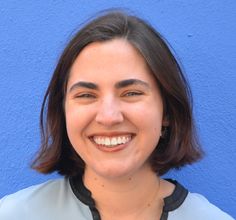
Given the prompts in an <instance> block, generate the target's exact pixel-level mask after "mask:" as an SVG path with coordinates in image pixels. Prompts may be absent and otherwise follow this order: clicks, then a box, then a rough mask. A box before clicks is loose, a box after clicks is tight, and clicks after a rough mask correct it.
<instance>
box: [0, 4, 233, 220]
mask: <svg viewBox="0 0 236 220" xmlns="http://www.w3.org/2000/svg"><path fill="white" fill-rule="evenodd" d="M110 7H125V8H129V9H131V10H132V11H134V12H136V14H137V15H139V16H141V17H144V18H145V19H147V20H148V21H150V22H151V23H152V24H153V26H155V27H156V28H158V29H159V31H160V32H161V33H162V34H163V35H164V36H165V37H166V38H167V39H168V41H169V42H170V44H171V45H172V46H173V48H174V49H175V51H176V53H177V54H178V57H179V59H180V61H181V62H182V64H183V67H184V69H185V71H186V74H187V77H188V79H189V81H190V84H191V86H192V90H193V96H194V100H195V102H194V103H195V105H194V107H195V109H194V111H195V117H196V121H197V127H198V130H199V136H200V138H201V142H202V145H203V147H204V149H205V151H206V157H205V158H204V160H202V161H201V162H200V163H197V164H195V165H194V166H191V167H186V168H184V169H182V171H180V172H171V173H169V174H168V175H167V176H169V177H172V178H176V179H178V180H179V181H181V182H182V183H183V184H184V185H185V186H186V187H188V188H189V189H190V190H191V191H194V192H200V193H202V194H204V195H205V196H206V197H207V198H208V199H209V200H210V201H211V202H213V203H215V204H216V205H217V206H219V207H220V208H222V209H223V210H225V211H227V212H228V213H230V214H231V215H232V216H234V217H236V209H235V207H236V184H235V183H236V162H235V159H236V117H235V116H236V114H235V112H236V101H235V98H236V88H235V85H236V73H235V70H236V1H235V0H224V1H217V0H208V1H205V0H159V1H158V0H156V1H154V0H153V1H152V0H149V1H147V0H146V1H144V0H143V1H141V0H127V1H124V0H110V1H105V0H99V1H98V0H96V1H92V0H88V1H82V0H68V1H63V0H58V1H55V0H47V1H30V0H28V1H27V0H22V1H17V0H9V1H1V3H0V149H1V150H0V164H1V166H0V197H2V196H4V195H5V194H9V193H12V192H14V191H17V190H19V189H21V188H24V187H27V186H29V185H32V184H37V183H40V182H43V181H45V180H46V179H49V178H54V177H55V176H56V175H50V176H43V175H40V174H37V173H36V172H34V171H32V170H30V169H29V163H30V160H31V159H32V158H33V155H34V153H35V151H36V149H37V148H38V146H39V142H40V139H39V129H38V127H39V126H38V121H39V120H38V118H39V111H40V105H41V102H42V99H43V95H44V92H45V89H46V87H47V84H48V82H49V79H50V77H51V74H52V71H53V69H54V67H55V65H56V61H57V59H58V57H59V55H60V53H61V51H62V50H63V48H64V46H65V45H66V42H67V41H68V39H69V38H70V37H71V35H72V34H73V33H74V31H75V30H76V29H77V27H79V24H80V23H81V22H83V21H84V20H86V19H87V18H88V17H90V16H91V15H93V14H95V12H97V11H99V10H102V9H106V8H110Z"/></svg>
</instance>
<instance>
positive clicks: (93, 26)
mask: <svg viewBox="0 0 236 220" xmlns="http://www.w3.org/2000/svg"><path fill="white" fill-rule="evenodd" d="M114 38H123V39H126V40H127V41H128V42H129V43H130V44H132V45H133V46H134V47H135V48H136V49H138V51H139V52H140V53H141V54H142V56H143V57H144V59H145V60H146V62H147V64H148V66H149V68H150V70H151V71H152V73H153V75H154V76H155V78H156V82H157V84H158V86H159V88H160V90H161V94H162V98H163V103H164V114H165V117H167V118H168V121H169V125H168V127H166V128H165V130H166V131H167V133H166V134H165V137H164V138H163V137H162V138H160V141H159V143H158V145H157V147H156V149H155V150H154V152H153V153H152V155H151V157H150V163H151V166H152V168H153V170H154V171H155V172H157V173H158V174H159V175H163V174H165V173H166V172H167V171H169V170H170V169H172V168H180V167H182V166H184V165H186V164H191V163H193V162H195V161H196V160H198V159H200V158H201V156H202V150H201V148H200V146H199V143H198V139H197V137H196V131H195V126H194V121H193V116H192V96H191V91H190V88H189V86H188V83H187V81H186V79H185V77H184V75H183V72H182V70H181V68H180V65H179V64H178V62H177V61H176V59H175V57H174V55H173V54H172V52H171V50H170V49H169V47H168V46H167V43H166V42H165V40H164V39H163V37H162V36H161V35H160V34H159V33H158V32H157V31H156V30H155V29H154V28H153V27H152V26H151V25H150V24H148V23H147V22H145V21H144V20H142V19H140V18H138V17H136V16H133V15H129V14H127V13H125V12H123V11H109V12H106V13H105V14H103V15H100V16H98V17H96V18H95V19H93V20H92V21H90V22H89V23H88V24H87V25H85V26H84V27H83V28H82V29H81V30H80V31H79V32H78V33H77V34H76V35H75V36H74V37H73V39H72V40H71V41H70V42H69V44H68V45H67V47H66V48H65V50H64V52H63V53H62V55H61V57H60V59H59V62H58V64H57V66H56V69H55V71H54V74H53V76H52V79H51V81H50V83H49V86H48V89H47V91H46V94H45V96H44V100H43V104H42V109H41V115H40V126H41V148H40V150H39V152H38V154H37V156H36V158H35V160H34V161H33V163H32V167H33V168H34V169H36V170H37V171H39V172H42V173H51V172H53V171H57V172H58V173H60V174H61V175H65V176H68V177H69V176H75V175H82V174H83V172H84V167H85V163H84V161H83V160H82V159H81V158H80V156H79V155H78V154H77V153H76V152H75V150H74V149H73V147H72V145H71V143H70V141H69V138H68V135H67V131H66V122H65V115H64V99H65V89H66V87H67V82H68V77H69V74H70V68H71V66H72V64H73V62H74V61H75V59H76V57H77V56H78V54H79V53H80V52H81V50H82V49H83V48H84V47H86V46H87V45H88V44H90V43H92V42H98V41H100V42H101V41H109V40H111V39H114ZM45 116H46V117H45Z"/></svg>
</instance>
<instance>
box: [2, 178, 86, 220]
mask: <svg viewBox="0 0 236 220" xmlns="http://www.w3.org/2000/svg"><path fill="white" fill-rule="evenodd" d="M74 205H75V206H77V209H75V210H78V206H79V207H81V206H82V205H81V204H80V202H79V201H78V200H77V199H76V197H75V196H74V194H73V193H72V191H71V188H70V184H69V181H68V179H57V180H50V181H47V182H45V183H42V184H39V185H35V186H31V187H28V188H26V189H23V190H20V191H18V192H16V193H14V194H11V195H7V196H5V197H3V198H2V199H1V200H0V219H4V220H16V219H17V220H18V219H25V220H26V219H37V220H38V219H45V220H46V219H64V218H63V209H64V210H71V209H73V208H74V207H73V206H74ZM81 208H82V209H83V207H81ZM69 213H71V214H69V215H70V216H69V217H70V219H73V216H74V214H75V213H73V212H70V211H69ZM76 214H77V213H76ZM81 219H84V218H83V216H81Z"/></svg>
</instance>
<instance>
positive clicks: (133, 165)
mask: <svg viewBox="0 0 236 220" xmlns="http://www.w3.org/2000/svg"><path fill="white" fill-rule="evenodd" d="M65 116H66V127H67V133H68V137H69V139H70V142H71V144H72V146H73V147H74V149H75V151H76V152H77V153H78V154H79V155H80V157H81V158H82V159H83V160H84V162H85V164H86V168H85V172H86V171H88V170H89V171H90V172H93V173H94V174H96V175H99V176H102V177H106V178H117V177H122V176H123V177H124V176H128V175H132V174H134V173H135V172H139V171H142V170H143V169H144V168H149V167H150V164H149V163H148V162H147V161H148V158H149V156H150V154H151V153H152V152H153V150H154V149H155V147H156V146H157V143H158V141H159V138H160V132H161V126H162V120H163V103H162V99H161V95H160V92H159V89H158V87H157V85H156V82H155V78H154V76H153V75H152V74H151V72H150V70H149V69H148V67H147V65H146V63H145V60H144V59H143V57H142V56H141V55H140V54H139V52H138V51H137V50H136V49H135V48H134V47H133V46H132V45H131V44H130V43H128V42H127V41H125V40H122V39H114V40H111V41H106V42H94V43H91V44H89V45H88V46H86V47H85V48H84V49H83V50H82V51H81V53H80V54H79V56H78V57H77V59H76V60H75V62H74V64H73V65H72V68H71V72H70V77H69V81H68V85H67V93H66V100H65Z"/></svg>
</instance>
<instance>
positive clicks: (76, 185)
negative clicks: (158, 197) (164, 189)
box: [69, 176, 188, 220]
mask: <svg viewBox="0 0 236 220" xmlns="http://www.w3.org/2000/svg"><path fill="white" fill-rule="evenodd" d="M166 180H167V181H169V182H171V183H173V184H174V185H175V189H174V192H173V193H172V194H171V195H170V196H168V197H166V198H164V207H163V211H162V215H161V219H160V220H166V219H167V218H168V213H169V212H171V211H173V210H175V209H177V208H178V207H179V206H181V204H182V203H183V202H184V200H185V198H186V197H187V195H188V190H187V189H185V188H184V187H183V186H182V185H181V184H180V183H178V182H177V181H175V180H171V179H166ZM69 182H70V186H71V189H72V191H73V193H74V194H75V196H76V197H77V198H78V199H79V200H80V201H81V202H82V203H84V204H85V205H87V206H88V207H89V209H90V211H91V213H92V216H93V220H101V217H100V214H99V212H98V210H97V208H96V206H95V201H94V200H93V198H92V195H91V192H90V191H89V190H88V189H87V188H86V187H85V185H84V183H83V180H82V176H77V177H71V178H69Z"/></svg>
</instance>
